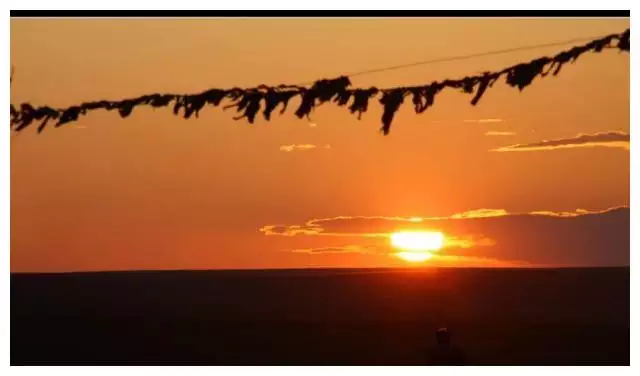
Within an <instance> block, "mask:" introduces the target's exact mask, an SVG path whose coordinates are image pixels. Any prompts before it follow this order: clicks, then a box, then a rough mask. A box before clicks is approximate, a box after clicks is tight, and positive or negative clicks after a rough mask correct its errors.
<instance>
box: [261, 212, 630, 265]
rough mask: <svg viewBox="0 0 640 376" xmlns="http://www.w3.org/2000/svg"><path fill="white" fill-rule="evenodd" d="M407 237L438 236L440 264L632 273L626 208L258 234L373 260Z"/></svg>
mask: <svg viewBox="0 0 640 376" xmlns="http://www.w3.org/2000/svg"><path fill="white" fill-rule="evenodd" d="M407 230H422V231H440V232H443V233H444V234H445V235H446V241H445V246H444V247H443V249H442V250H441V251H440V252H439V253H438V255H440V256H451V257H454V256H455V257H460V258H464V257H476V258H483V259H491V260H518V262H525V263H529V264H530V265H555V266H620V265H629V250H630V246H629V244H630V243H629V238H630V220H629V207H628V206H620V207H612V208H607V209H603V210H586V209H576V210H574V211H549V210H539V211H532V212H527V213H509V212H507V211H506V210H503V209H478V210H471V211H467V212H463V213H456V214H453V215H450V216H446V217H392V216H337V217H330V218H319V219H312V220H309V221H307V222H306V223H304V224H302V225H268V226H264V227H263V228H261V229H260V231H261V232H263V233H264V234H265V235H269V236H290V237H293V236H305V237H307V238H308V239H309V240H308V241H310V242H315V243H316V244H314V247H309V248H303V250H304V252H306V253H327V252H330V253H337V252H342V251H347V252H359V253H378V254H389V253H393V252H394V251H395V250H394V249H391V248H390V247H389V241H388V237H389V234H390V233H393V232H396V231H407ZM326 236H329V237H333V238H332V239H335V240H337V239H340V238H345V239H347V238H351V239H358V240H356V241H355V242H354V241H353V240H352V241H350V242H349V243H348V244H349V245H347V246H335V245H334V246H332V247H326V246H325V245H326V243H325V245H323V244H322V242H323V241H322V240H321V239H323V238H322V237H326ZM313 239H315V240H313ZM328 240H329V239H328V238H326V239H325V240H324V241H328ZM318 242H320V244H318ZM358 243H363V244H358ZM365 251H366V252H365ZM298 252H301V250H300V249H299V250H298ZM461 260H462V259H461Z"/></svg>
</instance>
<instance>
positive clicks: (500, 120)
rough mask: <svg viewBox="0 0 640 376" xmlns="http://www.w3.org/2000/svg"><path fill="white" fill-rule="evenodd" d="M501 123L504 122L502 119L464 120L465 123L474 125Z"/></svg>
mask: <svg viewBox="0 0 640 376" xmlns="http://www.w3.org/2000/svg"><path fill="white" fill-rule="evenodd" d="M503 121H504V120H502V119H495V118H489V119H471V120H464V122H465V123H476V124H486V123H502V122H503Z"/></svg>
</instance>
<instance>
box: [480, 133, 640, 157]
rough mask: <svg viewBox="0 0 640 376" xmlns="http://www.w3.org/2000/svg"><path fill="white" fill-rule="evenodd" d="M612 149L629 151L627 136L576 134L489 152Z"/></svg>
mask: <svg viewBox="0 0 640 376" xmlns="http://www.w3.org/2000/svg"><path fill="white" fill-rule="evenodd" d="M596 146H601V147H613V148H622V149H625V150H629V147H630V138H629V134H628V133H625V132H619V131H610V132H600V133H594V134H578V135H576V136H574V137H568V138H557V139H552V140H542V141H537V142H531V143H527V144H515V145H509V146H503V147H500V148H497V149H493V150H491V151H500V152H505V151H540V150H554V149H565V148H577V147H596Z"/></svg>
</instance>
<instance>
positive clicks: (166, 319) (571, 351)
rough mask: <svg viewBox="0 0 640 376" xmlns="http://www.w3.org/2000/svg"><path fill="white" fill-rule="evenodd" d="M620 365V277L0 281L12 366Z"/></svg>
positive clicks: (624, 322) (553, 272) (95, 276)
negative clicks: (455, 361) (7, 295)
mask: <svg viewBox="0 0 640 376" xmlns="http://www.w3.org/2000/svg"><path fill="white" fill-rule="evenodd" d="M437 326H448V327H449V328H450V329H451V330H452V332H453V342H454V343H455V344H457V345H458V346H459V347H461V348H462V349H463V350H464V351H465V352H466V353H467V355H468V357H469V358H470V360H471V362H472V364H491V365H498V364H518V365H589V364H593V365H628V364H629V268H598V269H539V270H533V269H529V270H526V269H421V270H401V269H373V270H372V269H368V270H367V269H361V270H354V269H351V270H271V271H176V272H109V273H71V274H49V275H44V274H12V275H11V364H12V365H24V364H30V365H34V364H42V365H45V364H47V365H51V364H60V365H62V364H113V365H116V364H167V365H168V364H175V365H178V364H182V365H185V364H220V365H290V364H297V365H378V364H385V365H410V364H421V363H422V362H423V361H424V355H423V354H424V353H425V352H426V351H427V349H428V348H429V347H430V346H432V345H433V344H434V337H433V330H434V329H435V328H436V327H437Z"/></svg>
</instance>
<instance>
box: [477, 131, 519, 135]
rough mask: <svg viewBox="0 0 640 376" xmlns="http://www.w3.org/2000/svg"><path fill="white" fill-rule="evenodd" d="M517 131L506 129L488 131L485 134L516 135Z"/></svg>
mask: <svg viewBox="0 0 640 376" xmlns="http://www.w3.org/2000/svg"><path fill="white" fill-rule="evenodd" d="M515 134H516V132H506V131H487V132H486V133H485V134H484V135H485V136H515Z"/></svg>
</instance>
